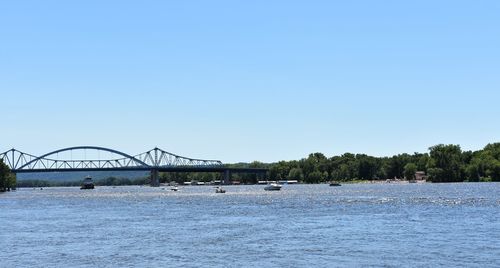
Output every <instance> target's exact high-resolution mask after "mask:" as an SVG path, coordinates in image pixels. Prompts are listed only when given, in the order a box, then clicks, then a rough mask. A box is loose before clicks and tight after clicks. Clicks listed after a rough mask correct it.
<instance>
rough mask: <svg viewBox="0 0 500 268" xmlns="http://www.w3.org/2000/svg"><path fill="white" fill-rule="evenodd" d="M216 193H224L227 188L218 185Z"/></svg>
mask: <svg viewBox="0 0 500 268" xmlns="http://www.w3.org/2000/svg"><path fill="white" fill-rule="evenodd" d="M215 193H216V194H224V193H226V190H225V189H222V187H220V186H217V187H215Z"/></svg>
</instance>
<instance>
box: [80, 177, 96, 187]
mask: <svg viewBox="0 0 500 268" xmlns="http://www.w3.org/2000/svg"><path fill="white" fill-rule="evenodd" d="M80 189H81V190H88V189H94V182H93V181H92V178H91V177H90V176H87V177H85V179H84V180H83V182H82V185H81V186H80Z"/></svg>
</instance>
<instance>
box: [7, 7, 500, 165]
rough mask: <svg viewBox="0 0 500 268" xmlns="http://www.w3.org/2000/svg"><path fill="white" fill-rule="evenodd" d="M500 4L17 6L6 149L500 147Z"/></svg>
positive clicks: (292, 155) (230, 157)
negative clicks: (496, 145)
mask: <svg viewBox="0 0 500 268" xmlns="http://www.w3.org/2000/svg"><path fill="white" fill-rule="evenodd" d="M498 14H500V2H498V1H456V0H454V1H445V0H443V1H90V0H88V1H9V2H7V1H3V2H1V3H0V93H1V95H0V100H1V101H0V105H1V107H2V115H3V116H2V119H3V120H2V121H3V124H2V128H1V131H0V151H4V150H7V149H10V148H12V147H15V148H18V149H21V150H23V151H26V152H31V153H33V154H37V155H39V154H42V153H45V152H48V151H51V150H55V149H58V148H63V147H68V146H75V145H98V146H105V147H110V148H114V149H118V150H121V151H124V152H127V153H130V154H136V153H141V152H143V151H146V150H148V149H150V148H152V147H155V146H158V147H160V148H163V149H166V150H168V151H172V152H174V153H177V154H180V155H186V156H190V157H197V158H215V159H220V160H222V161H224V162H238V161H252V160H260V161H266V162H270V161H278V160H282V159H285V160H289V159H299V158H302V157H305V156H307V154H309V153H311V152H318V151H319V152H323V153H325V154H326V155H327V156H332V155H338V154H342V153H344V152H353V153H367V154H371V155H377V156H383V155H393V154H397V153H402V152H409V153H412V152H415V151H417V152H425V151H427V148H428V147H429V146H431V145H435V144H438V143H454V144H460V145H462V147H463V148H464V149H471V150H476V149H480V148H482V147H483V146H484V145H485V144H487V143H489V142H495V141H500V140H499V137H500V124H498V120H499V117H500V105H499V100H500V49H499V48H500V16H498Z"/></svg>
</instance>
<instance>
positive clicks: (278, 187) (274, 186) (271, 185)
mask: <svg viewBox="0 0 500 268" xmlns="http://www.w3.org/2000/svg"><path fill="white" fill-rule="evenodd" d="M264 190H266V191H279V190H281V185H279V184H277V183H269V184H268V185H266V187H264Z"/></svg>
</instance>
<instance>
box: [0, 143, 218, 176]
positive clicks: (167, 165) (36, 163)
mask: <svg viewBox="0 0 500 268" xmlns="http://www.w3.org/2000/svg"><path fill="white" fill-rule="evenodd" d="M79 150H92V151H99V152H107V153H111V154H112V155H113V156H115V157H114V158H109V159H105V158H104V159H95V158H91V159H64V158H62V159H61V158H60V157H59V155H60V154H61V153H64V152H71V153H72V152H73V151H79ZM103 155H105V154H103ZM0 159H2V160H3V162H4V163H5V164H7V165H8V166H9V167H10V169H11V170H12V171H13V172H14V173H22V172H55V171H91V170H169V169H173V170H177V169H182V168H190V169H200V170H203V169H211V168H222V167H223V166H224V165H223V164H222V162H221V161H219V160H204V159H194V158H189V157H183V156H180V155H176V154H173V153H169V152H167V151H164V150H162V149H159V148H154V149H151V150H149V151H147V152H144V153H141V154H138V155H134V156H132V155H129V154H126V153H123V152H120V151H117V150H113V149H109V148H104V147H97V146H77V147H69V148H64V149H60V150H56V151H53V152H50V153H47V154H44V155H42V156H34V155H32V154H28V153H25V152H22V151H19V150H16V149H11V150H8V151H6V152H4V153H1V154H0Z"/></svg>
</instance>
